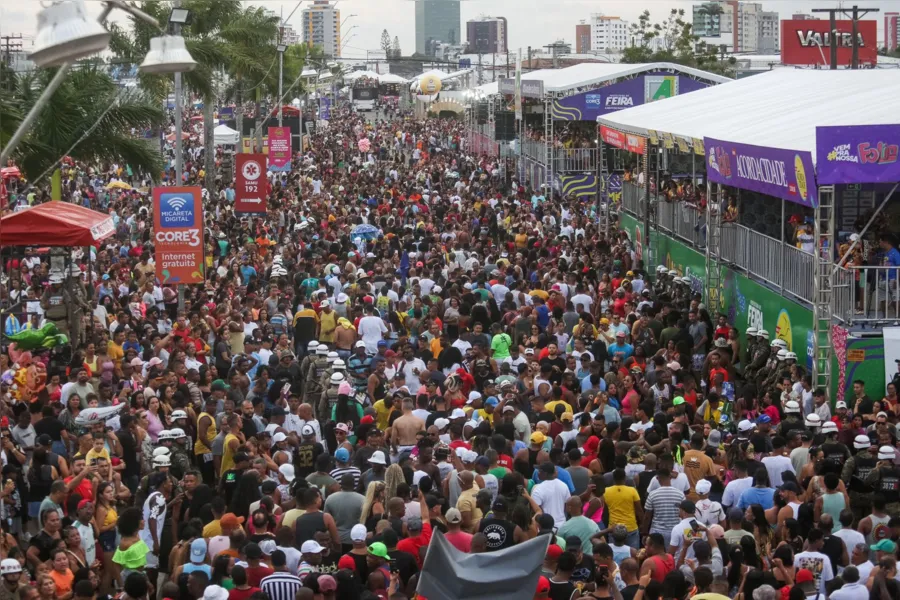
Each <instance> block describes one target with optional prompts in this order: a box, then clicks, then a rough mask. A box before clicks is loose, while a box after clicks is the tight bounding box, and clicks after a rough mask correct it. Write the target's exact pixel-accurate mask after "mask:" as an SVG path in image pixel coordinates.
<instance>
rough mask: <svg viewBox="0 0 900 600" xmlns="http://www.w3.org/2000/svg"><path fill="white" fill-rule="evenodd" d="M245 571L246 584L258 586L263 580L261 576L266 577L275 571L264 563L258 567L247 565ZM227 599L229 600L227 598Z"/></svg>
mask: <svg viewBox="0 0 900 600" xmlns="http://www.w3.org/2000/svg"><path fill="white" fill-rule="evenodd" d="M245 570H246V571H247V585H249V586H251V587H259V583H260V582H261V581H262V580H263V578H265V577H268V576H269V575H271V574H272V573H274V572H275V571H274V570H273V569H271V568H269V567H267V566H265V565H259V566H258V567H247V568H246V569H245ZM229 600H231V599H230V598H229Z"/></svg>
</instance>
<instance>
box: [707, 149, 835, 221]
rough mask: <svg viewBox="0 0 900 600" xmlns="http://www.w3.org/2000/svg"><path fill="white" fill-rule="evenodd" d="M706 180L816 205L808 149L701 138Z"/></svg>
mask: <svg viewBox="0 0 900 600" xmlns="http://www.w3.org/2000/svg"><path fill="white" fill-rule="evenodd" d="M703 144H704V147H705V148H706V167H707V168H706V172H707V174H708V176H709V180H710V181H712V182H714V183H721V184H723V185H728V186H731V187H736V188H741V189H744V190H751V191H754V192H759V193H761V194H768V195H769V196H774V197H776V198H783V199H785V200H787V201H789V202H795V203H797V204H801V205H803V206H808V207H811V208H815V206H816V205H817V204H818V197H817V195H816V182H815V177H814V174H815V171H814V169H813V164H812V155H811V154H810V153H809V152H801V151H796V150H783V149H780V148H764V147H762V146H751V145H750V144H736V143H733V142H726V141H723V140H716V139H713V138H704V139H703Z"/></svg>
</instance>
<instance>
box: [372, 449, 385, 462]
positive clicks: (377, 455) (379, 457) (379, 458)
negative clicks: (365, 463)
mask: <svg viewBox="0 0 900 600" xmlns="http://www.w3.org/2000/svg"><path fill="white" fill-rule="evenodd" d="M369 464H373V465H386V464H387V462H386V461H385V460H384V452H382V451H381V450H376V451H375V452H373V453H372V457H371V458H370V459H369Z"/></svg>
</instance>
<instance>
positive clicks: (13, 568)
mask: <svg viewBox="0 0 900 600" xmlns="http://www.w3.org/2000/svg"><path fill="white" fill-rule="evenodd" d="M21 572H22V565H20V564H19V561H17V560H16V559H14V558H4V559H3V561H2V562H0V575H15V574H16V573H21Z"/></svg>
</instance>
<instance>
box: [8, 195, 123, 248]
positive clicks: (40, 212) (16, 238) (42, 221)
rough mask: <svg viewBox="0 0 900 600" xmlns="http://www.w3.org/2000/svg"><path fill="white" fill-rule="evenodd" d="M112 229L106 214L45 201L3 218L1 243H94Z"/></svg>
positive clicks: (25, 244) (74, 205) (53, 244)
mask: <svg viewBox="0 0 900 600" xmlns="http://www.w3.org/2000/svg"><path fill="white" fill-rule="evenodd" d="M115 231H116V228H115V225H113V220H112V217H110V216H109V215H105V214H103V213H100V212H97V211H95V210H91V209H89V208H84V207H83V206H78V205H77V204H69V203H68V202H47V203H45V204H39V205H37V206H35V207H32V208H29V209H26V210H23V211H21V212H17V213H13V214H11V215H7V216H5V217H3V219H2V220H0V232H2V234H0V246H93V245H94V244H95V243H96V242H99V241H100V240H103V239H106V238H108V237H109V236H111V235H112V234H113V233H115Z"/></svg>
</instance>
